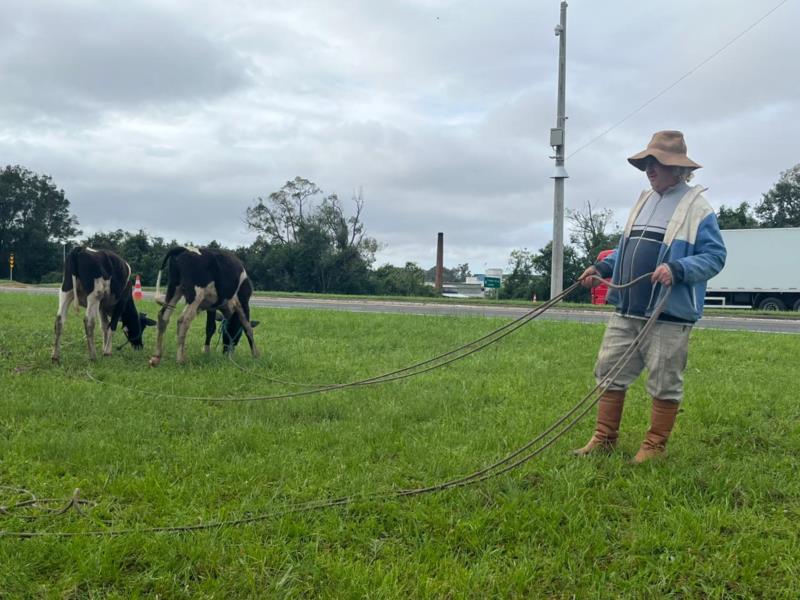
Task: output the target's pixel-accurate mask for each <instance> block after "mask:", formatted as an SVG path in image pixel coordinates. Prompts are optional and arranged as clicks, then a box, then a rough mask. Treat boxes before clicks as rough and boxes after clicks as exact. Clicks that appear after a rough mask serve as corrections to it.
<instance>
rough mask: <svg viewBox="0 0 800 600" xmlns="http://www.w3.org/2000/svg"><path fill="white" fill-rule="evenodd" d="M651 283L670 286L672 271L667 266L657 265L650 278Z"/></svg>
mask: <svg viewBox="0 0 800 600" xmlns="http://www.w3.org/2000/svg"><path fill="white" fill-rule="evenodd" d="M650 282H651V283H660V284H661V285H672V271H670V269H669V267H668V266H667V265H658V267H657V268H656V270H655V271H653V275H652V276H651V277H650Z"/></svg>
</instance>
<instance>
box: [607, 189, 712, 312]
mask: <svg viewBox="0 0 800 600" xmlns="http://www.w3.org/2000/svg"><path fill="white" fill-rule="evenodd" d="M687 187H688V186H687ZM705 190H706V188H703V187H702V186H699V185H698V186H694V187H691V188H689V190H688V191H687V192H686V193H685V194H684V196H683V197H682V198H681V200H680V202H679V203H678V205H677V207H676V208H675V211H674V212H673V213H672V217H671V219H670V220H669V223H668V224H667V228H666V231H665V233H664V239H663V241H662V242H661V245H660V250H659V252H658V259H657V262H656V266H657V265H660V264H662V263H666V264H667V266H668V267H669V269H670V271H672V292H671V294H670V297H669V299H668V300H667V304H666V306H665V308H664V312H663V315H664V320H672V321H683V322H688V323H694V322H695V321H697V320H698V319H699V318H700V317H701V316H702V314H703V304H704V302H705V296H706V282H707V281H708V280H709V279H711V278H712V277H714V275H716V274H717V273H719V272H720V271H721V270H722V268H723V267H724V266H725V257H726V256H727V251H726V250H725V243H724V242H723V241H722V235H721V234H720V231H719V224H718V223H717V216H716V214H715V213H714V209H712V208H711V205H709V203H708V201H707V200H706V199H705V198H704V197H703V192H704V191H705ZM652 193H653V191H652V190H647V191H644V192H642V194H641V195H640V196H639V200H638V201H637V202H636V205H635V206H634V208H633V210H632V211H631V214H630V217H628V222H627V224H626V225H625V231H624V233H623V235H622V237H621V238H620V241H619V246H618V247H617V249H616V251H614V252H613V253H611V254H610V255H608V256H607V257H605V258H604V259H603V260H601V261H599V262H597V263H596V264H595V268H596V269H597V270H598V272H599V273H600V275H601V276H602V277H604V278H605V277H609V276H611V281H612V282H613V283H615V284H620V283H627V281H620V279H621V268H620V267H621V265H620V263H621V262H622V261H618V260H617V257H619V256H625V244H626V243H627V242H628V240H629V238H630V235H631V229H632V228H633V224H634V223H635V222H636V218H637V216H638V215H639V213H640V212H641V210H642V208H643V207H644V205H645V204H646V202H647V199H648V198H649V196H650V195H651V194H652ZM657 287H658V290H657V293H653V294H652V295H651V300H650V302H649V304H648V305H647V308H646V310H645V311H644V314H643V315H631V316H643V317H649V316H650V314H652V311H653V309H654V308H655V306H656V304H658V301H659V300H660V298H661V295H662V294H663V293H664V290H663V289H661V286H660V285H658V286H657ZM608 302H609V303H610V304H614V305H615V306H616V307H617V310H618V311H620V312H621V313H622V314H625V312H624V310H623V307H624V304H625V303H624V302H623V293H621V292H620V291H619V290H615V289H611V290H610V291H609V294H608Z"/></svg>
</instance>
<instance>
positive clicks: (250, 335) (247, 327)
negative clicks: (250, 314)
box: [234, 302, 259, 358]
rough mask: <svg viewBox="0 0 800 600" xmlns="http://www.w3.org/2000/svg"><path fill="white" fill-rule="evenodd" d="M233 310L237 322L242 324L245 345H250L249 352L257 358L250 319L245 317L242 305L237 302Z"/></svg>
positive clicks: (257, 353)
mask: <svg viewBox="0 0 800 600" xmlns="http://www.w3.org/2000/svg"><path fill="white" fill-rule="evenodd" d="M234 310H235V311H236V314H238V315H239V320H240V321H241V322H242V327H243V328H244V333H245V335H246V336H247V343H248V344H250V352H251V353H252V354H253V358H258V357H259V352H258V348H256V341H255V338H254V337H253V327H252V326H251V325H250V319H248V318H247V317H246V316H245V314H244V310H243V309H242V305H241V304H240V303H239V302H236V303H235V305H234Z"/></svg>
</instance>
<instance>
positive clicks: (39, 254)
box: [0, 165, 80, 282]
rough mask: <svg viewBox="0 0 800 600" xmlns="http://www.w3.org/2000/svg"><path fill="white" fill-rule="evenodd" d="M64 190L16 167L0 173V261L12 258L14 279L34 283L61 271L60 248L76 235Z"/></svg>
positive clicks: (43, 176) (6, 168)
mask: <svg viewBox="0 0 800 600" xmlns="http://www.w3.org/2000/svg"><path fill="white" fill-rule="evenodd" d="M77 225H78V219H77V217H75V215H73V214H70V212H69V200H67V197H66V195H65V194H64V190H59V189H57V188H56V186H55V184H54V183H53V181H52V179H51V178H50V177H49V176H48V175H37V174H36V173H33V172H31V171H29V170H28V169H25V168H23V167H20V166H19V165H17V166H14V167H12V166H6V167H5V168H4V169H3V170H2V171H0V261H2V263H3V264H8V255H9V253H11V252H13V253H14V255H15V266H14V275H15V277H19V279H21V280H24V281H32V282H38V281H40V280H41V279H42V278H43V277H50V278H52V277H53V274H54V273H56V272H59V271H61V266H62V256H63V246H62V244H65V243H66V242H67V241H68V240H70V239H71V238H73V237H74V236H77V235H79V234H80V231H79V230H78V229H77V227H76V226H77Z"/></svg>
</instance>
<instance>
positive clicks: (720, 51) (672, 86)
mask: <svg viewBox="0 0 800 600" xmlns="http://www.w3.org/2000/svg"><path fill="white" fill-rule="evenodd" d="M788 1H789V0H782V1H781V2H780V3H778V4H777V5H776V6H775V7H774V8H772V9H771V10H770V11H769V12H767V13H766V14H764V15H763V16H761V17H760V18H759V19H758V20H756V21H754V22H753V23H752V24H750V26H749V27H747V29H745V30H744V31H742V32H741V33H739V34H738V35H737V36H736V37H734V38H733V39H732V40H730V41H729V42H728V43H727V44H725V45H724V46H722V47H721V48H720V49H719V50H717V51H716V52H714V53H713V54H712V55H711V56H709V57H708V58H706V59H705V60H703V61H702V62H700V63H698V64H697V65H695V66H694V67H692V69H690V70H689V71H687V72H686V73H685V74H683V75H682V76H681V77H679V78H678V79H676V80H675V81H673V82H672V83H671V84H670V85H668V86H667V87H665V88H664V89H663V90H661V91H660V92H658V93H657V94H656V95H655V96H653V97H652V98H650V99H649V100H648V101H647V102H645V103H644V104H642V105H641V106H640V107H639V108H637V109H636V110H634V111H632V112H631V113H629V114H628V115H626V116H625V117H623V118H622V119H620V120H619V121H617V122H616V123H614V124H613V125H612V126H611V127H609V128H608V129H606V130H605V131H603V132H602V133H600V134H599V135H597V136H595V137H593V138H592V139H590V140H589V141H588V142H586V143H585V144H583V145H582V146H580V147H579V148H578V149H577V150H575V151H574V152H573V153H572V154H569V155H568V156H567V158H572V157H573V156H575V155H576V154H577V153H578V152H580V151H581V150H583V149H584V148H586V147H587V146H591V145H592V144H594V143H595V142H596V141H597V140H599V139H600V138H602V137H604V136H605V135H607V134H608V133H610V132H611V131H613V130H614V129H616V128H617V127H619V126H620V125H622V124H623V123H624V122H625V121H627V120H628V119H630V118H631V117H632V116H634V115H635V114H637V113H639V112H641V111H642V110H643V109H644V108H646V107H647V106H649V105H650V104H652V103H653V102H655V101H656V100H658V99H659V98H660V97H661V96H663V95H664V94H666V93H667V92H668V91H670V90H671V89H672V88H674V87H675V86H676V85H678V84H679V83H680V82H681V81H683V80H684V79H686V78H687V77H689V75H691V74H693V73H695V72H696V71H697V70H699V69H700V68H701V67H703V66H705V65H706V64H707V63H709V62H711V61H712V60H713V59H714V58H716V57H717V56H718V55H720V54H722V52H724V51H725V50H727V49H728V48H730V47H731V46H732V45H733V44H734V43H736V42H737V41H738V40H739V39H740V38H742V37H744V36H745V35H746V34H747V33H748V32H749V31H750V30H751V29H753V28H754V27H755V26H756V25H758V24H759V23H761V21H763V20H764V19H766V18H767V17H768V16H770V15H771V14H772V13H774V12H775V11H776V10H778V9H779V8H780V7H781V6H783V5H784V4H786V3H787V2H788Z"/></svg>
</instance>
